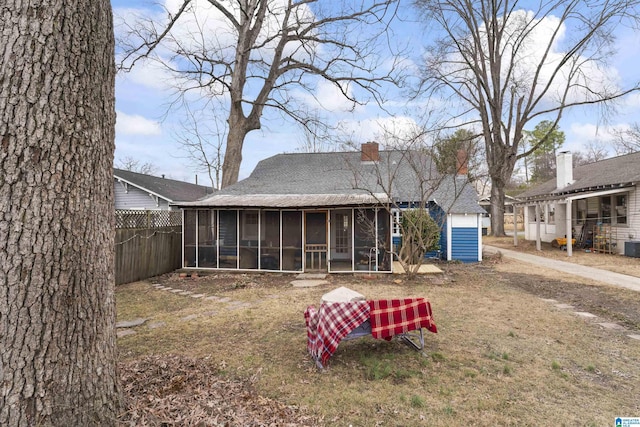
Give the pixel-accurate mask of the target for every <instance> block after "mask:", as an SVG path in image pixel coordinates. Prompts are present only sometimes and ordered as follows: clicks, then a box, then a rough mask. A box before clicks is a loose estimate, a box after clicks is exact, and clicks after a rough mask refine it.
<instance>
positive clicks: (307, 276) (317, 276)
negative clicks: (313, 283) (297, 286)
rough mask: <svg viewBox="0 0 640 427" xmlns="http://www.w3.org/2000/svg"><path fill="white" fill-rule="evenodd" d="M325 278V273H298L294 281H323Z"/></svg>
mask: <svg viewBox="0 0 640 427" xmlns="http://www.w3.org/2000/svg"><path fill="white" fill-rule="evenodd" d="M326 278H327V275H326V274H325V273H300V274H298V275H297V276H296V279H300V280H324V279H326Z"/></svg>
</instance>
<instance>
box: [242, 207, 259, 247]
mask: <svg viewBox="0 0 640 427" xmlns="http://www.w3.org/2000/svg"><path fill="white" fill-rule="evenodd" d="M242 240H258V211H242Z"/></svg>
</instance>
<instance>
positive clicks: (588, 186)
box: [518, 152, 640, 199]
mask: <svg viewBox="0 0 640 427" xmlns="http://www.w3.org/2000/svg"><path fill="white" fill-rule="evenodd" d="M637 182H640V152H637V153H631V154H626V155H623V156H618V157H612V158H610V159H605V160H600V161H599V162H594V163H589V164H586V165H583V166H578V167H576V168H574V169H573V183H572V184H570V185H568V186H566V187H564V188H562V189H560V190H558V189H557V188H556V179H555V178H554V179H551V180H549V181H546V182H545V183H543V184H540V185H538V186H537V187H534V188H532V189H529V190H527V191H525V192H523V193H521V194H519V195H518V198H519V199H531V198H539V197H543V196H559V195H563V194H571V193H579V192H584V191H595V190H601V189H606V188H616V187H626V186H630V185H634V184H635V183H637Z"/></svg>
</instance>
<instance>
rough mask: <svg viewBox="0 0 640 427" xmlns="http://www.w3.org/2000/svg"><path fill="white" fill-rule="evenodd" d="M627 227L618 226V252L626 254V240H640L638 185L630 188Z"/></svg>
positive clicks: (639, 196)
mask: <svg viewBox="0 0 640 427" xmlns="http://www.w3.org/2000/svg"><path fill="white" fill-rule="evenodd" d="M627 222H628V224H627V225H628V226H627V227H617V237H618V253H620V254H624V242H627V241H640V194H639V192H638V191H637V187H633V188H632V189H630V190H629V200H628V202H627Z"/></svg>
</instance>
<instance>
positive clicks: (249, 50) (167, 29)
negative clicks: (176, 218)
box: [120, 0, 403, 187]
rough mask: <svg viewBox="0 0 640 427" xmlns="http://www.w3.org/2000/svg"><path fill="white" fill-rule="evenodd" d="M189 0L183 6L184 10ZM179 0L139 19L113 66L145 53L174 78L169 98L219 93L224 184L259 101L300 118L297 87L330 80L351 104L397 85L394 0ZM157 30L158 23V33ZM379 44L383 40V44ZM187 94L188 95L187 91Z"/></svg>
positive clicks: (255, 121) (253, 124) (233, 175)
mask: <svg viewBox="0 0 640 427" xmlns="http://www.w3.org/2000/svg"><path fill="white" fill-rule="evenodd" d="M190 4H191V7H188V6H189V5H190ZM208 5H209V6H210V7H209V9H206V8H204V7H203V6H202V3H201V2H200V3H199V2H197V1H194V2H190V1H184V2H183V3H182V4H181V6H180V8H179V9H178V11H177V12H176V13H174V14H171V13H169V12H168V16H167V18H166V19H165V20H164V21H163V22H153V21H151V20H149V19H138V20H137V21H136V22H133V23H127V24H126V25H125V27H126V28H128V29H129V31H127V32H126V35H125V39H124V40H123V41H122V42H121V43H120V46H121V49H122V51H123V53H122V55H121V56H120V58H121V59H120V63H121V64H120V68H121V69H122V70H130V69H131V67H132V66H133V65H134V64H135V63H136V61H139V60H140V59H142V58H144V59H145V60H149V61H154V62H156V63H158V64H160V65H161V66H163V67H165V68H166V69H167V70H168V71H170V72H171V73H172V74H173V75H175V76H176V83H175V90H176V92H175V99H174V100H173V101H172V105H181V104H182V103H184V102H189V101H190V100H191V99H192V97H193V96H196V97H201V98H202V97H204V98H206V97H210V98H211V97H222V98H223V99H225V100H226V105H225V110H224V111H216V112H215V114H224V116H225V118H226V121H227V128H228V133H227V140H226V149H225V150H226V151H225V155H224V164H223V178H222V187H225V186H227V185H230V184H232V183H234V182H236V181H237V179H238V172H239V168H240V163H241V161H242V147H243V143H244V139H245V137H246V135H247V134H248V133H249V132H251V131H254V130H257V129H260V128H261V126H262V120H263V116H264V110H265V108H269V109H275V110H277V111H279V112H281V113H282V114H284V115H286V116H289V117H291V118H293V120H295V121H297V122H298V123H302V124H304V123H307V122H308V120H307V118H306V116H305V111H306V110H305V108H301V107H300V105H301V104H302V103H303V102H302V100H301V99H299V96H297V94H296V92H300V91H301V92H307V93H312V94H313V93H314V91H315V90H316V89H317V83H318V81H321V80H324V81H327V82H330V83H332V84H333V86H334V87H335V88H337V90H338V91H339V92H340V93H341V94H342V96H343V98H344V99H345V101H347V102H350V103H351V104H352V105H354V106H355V105H357V104H364V103H366V102H370V101H373V102H376V103H377V104H379V105H382V104H383V103H384V100H385V88H386V87H388V86H389V85H391V86H397V85H400V84H401V83H402V78H403V77H402V63H401V62H400V61H399V60H398V61H396V63H395V64H392V65H391V66H389V65H386V64H384V63H383V61H386V60H387V59H388V57H389V56H393V55H394V54H395V55H399V54H400V53H401V52H390V54H389V55H382V54H381V52H380V49H381V46H390V45H391V43H390V40H389V39H388V34H389V33H388V31H389V23H390V22H391V21H392V20H393V19H394V18H395V15H396V11H397V7H398V6H399V1H398V0H365V1H357V0H354V1H351V0H349V1H344V2H323V1H321V0H302V1H294V0H238V1H234V2H233V3H227V2H222V1H217V0H208ZM157 27H159V28H161V29H162V30H158V29H157ZM381 42H383V43H381ZM188 96H189V97H191V98H188Z"/></svg>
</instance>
